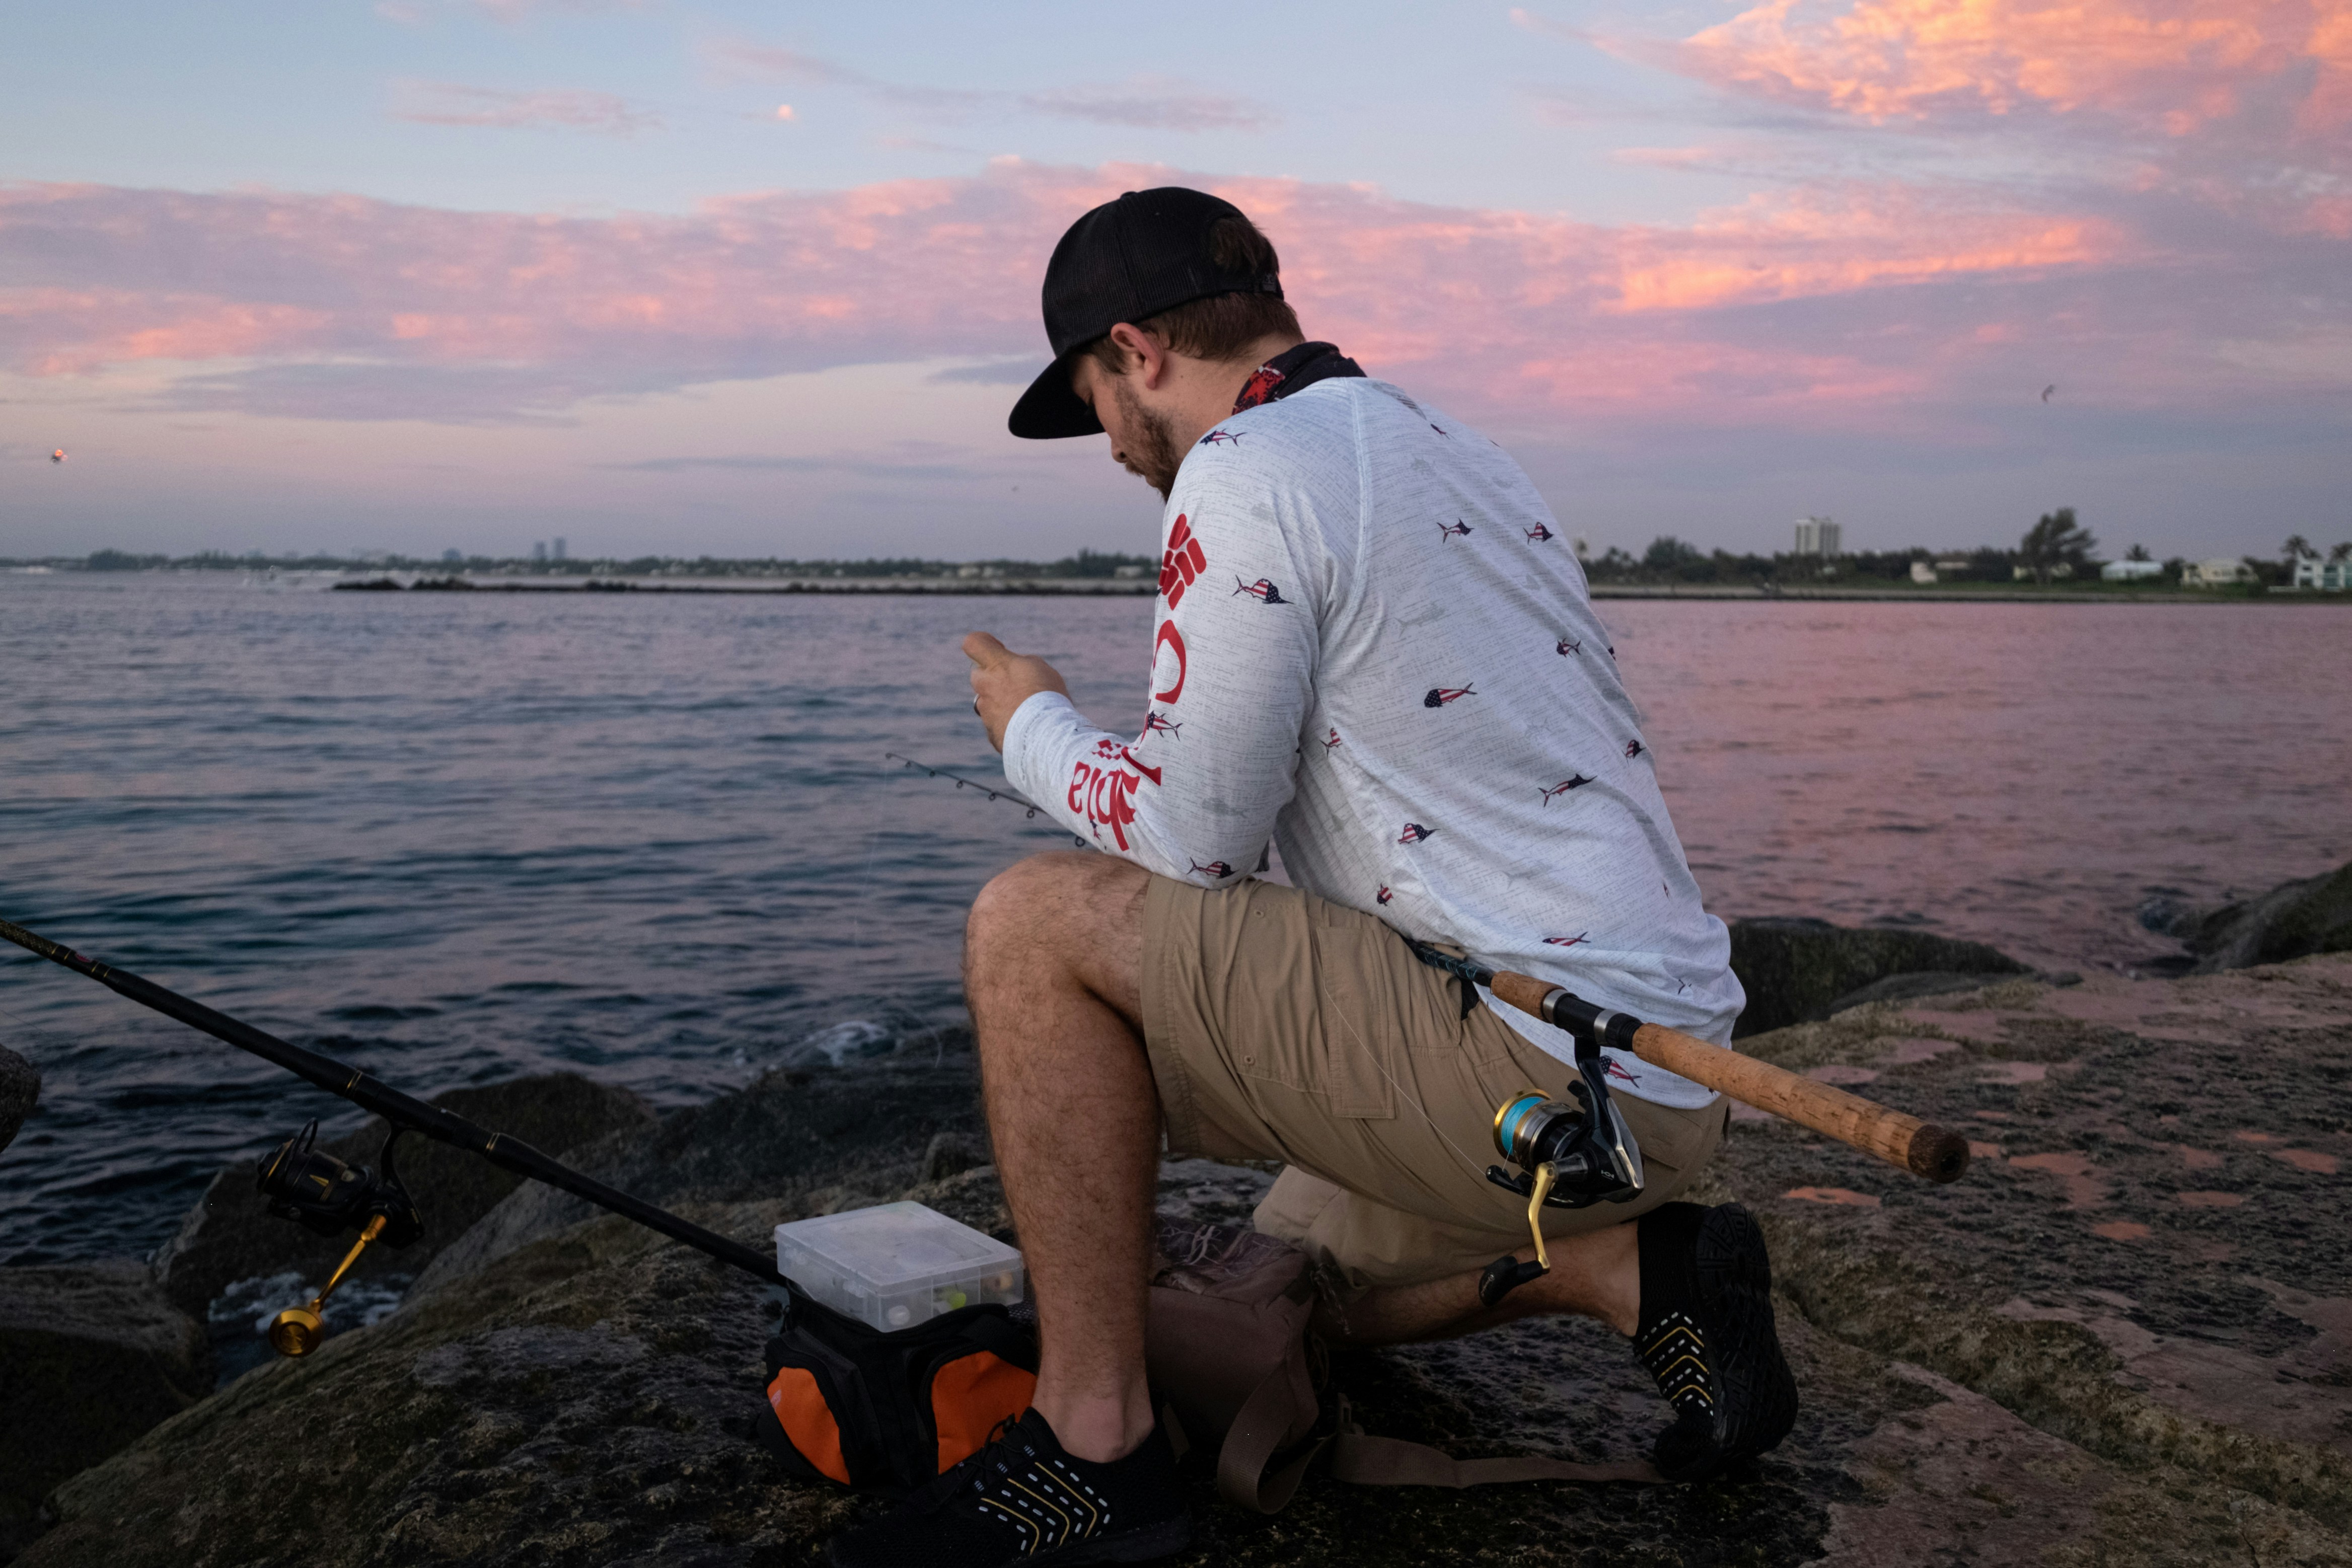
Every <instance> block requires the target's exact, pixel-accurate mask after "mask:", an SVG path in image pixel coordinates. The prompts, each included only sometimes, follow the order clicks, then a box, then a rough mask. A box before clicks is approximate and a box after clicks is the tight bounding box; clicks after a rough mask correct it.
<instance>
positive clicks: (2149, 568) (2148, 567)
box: [2099, 560, 2164, 582]
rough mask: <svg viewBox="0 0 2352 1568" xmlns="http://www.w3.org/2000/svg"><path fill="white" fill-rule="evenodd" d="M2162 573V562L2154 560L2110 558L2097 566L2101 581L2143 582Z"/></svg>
mask: <svg viewBox="0 0 2352 1568" xmlns="http://www.w3.org/2000/svg"><path fill="white" fill-rule="evenodd" d="M2163 575H2164V563H2163V562H2161V561H2154V560H2111V561H2109V562H2107V564H2106V565H2105V566H2103V567H2101V568H2099V580H2100V581H2102V582H2145V581H2147V580H2148V579H2149V578H2152V577H2162V576H2163Z"/></svg>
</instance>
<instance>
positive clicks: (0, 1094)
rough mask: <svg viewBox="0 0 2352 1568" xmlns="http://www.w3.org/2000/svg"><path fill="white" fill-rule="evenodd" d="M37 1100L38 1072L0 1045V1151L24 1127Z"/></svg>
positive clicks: (39, 1091)
mask: <svg viewBox="0 0 2352 1568" xmlns="http://www.w3.org/2000/svg"><path fill="white" fill-rule="evenodd" d="M40 1098H41V1074H40V1070H39V1069H38V1068H36V1067H35V1066H34V1065H33V1064H32V1063H31V1062H29V1061H26V1060H25V1059H24V1058H23V1057H21V1056H19V1055H17V1054H16V1052H15V1051H10V1050H9V1049H8V1048H7V1047H6V1046H5V1045H0V1149H5V1148H6V1147H7V1146H8V1145H9V1144H10V1143H12V1142H13V1141H15V1139H16V1129H17V1128H19V1127H22V1126H23V1125H24V1124H25V1118H26V1117H27V1116H29V1115H31V1114H32V1113H33V1106H34V1105H35V1104H36V1103H38V1102H39V1100H40Z"/></svg>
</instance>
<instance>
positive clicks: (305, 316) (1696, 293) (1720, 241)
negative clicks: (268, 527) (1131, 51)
mask: <svg viewBox="0 0 2352 1568" xmlns="http://www.w3.org/2000/svg"><path fill="white" fill-rule="evenodd" d="M1176 180H1182V181H1186V182H1187V183H1196V184H1202V185H1204V186H1206V187H1207V188H1211V189H1214V190H1216V191H1218V192H1220V193H1223V194H1225V195H1227V196H1228V197H1230V198H1232V199H1233V200H1234V201H1236V202H1238V203H1239V204H1241V205H1242V206H1243V207H1244V209H1245V210H1248V211H1250V212H1251V213H1253V214H1255V215H1256V216H1257V217H1258V219H1259V221H1260V222H1261V223H1263V224H1264V225H1265V227H1266V228H1267V230H1268V232H1269V233H1271V234H1272V235H1274V237H1275V238H1276V242H1277V244H1278V245H1279V246H1281V248H1282V251H1283V255H1284V258H1285V266H1284V271H1285V277H1286V282H1287V285H1288V288H1289V291H1290V294H1291V296H1292V298H1294V299H1295V300H1297V301H1298V302H1299V303H1300V305H1301V307H1302V309H1303V310H1304V312H1305V314H1306V317H1307V325H1308V328H1309V329H1310V330H1313V331H1316V332H1318V333H1320V334H1322V335H1327V336H1330V337H1333V338H1336V339H1338V340H1340V341H1342V342H1344V343H1345V344H1347V346H1348V347H1349V350H1350V351H1351V352H1353V353H1355V354H1357V355H1358V356H1360V358H1362V359H1363V360H1365V361H1367V362H1368V363H1369V364H1370V365H1371V366H1373V368H1374V369H1375V370H1376V371H1381V372H1384V373H1391V374H1394V375H1397V376H1399V377H1400V378H1401V379H1405V380H1407V381H1409V382H1411V383H1412V385H1414V386H1415V387H1416V388H1420V389H1423V390H1425V391H1426V392H1427V393H1428V394H1429V395H1430V396H1432V397H1433V398H1436V399H1439V400H1441V401H1444V402H1448V403H1449V404H1451V405H1452V406H1454V407H1456V408H1459V409H1461V410H1462V411H1463V412H1465V413H1472V414H1476V415H1481V416H1483V415H1485V414H1487V413H1494V412H1501V413H1510V414H1515V415H1533V414H1535V413H1538V412H1539V411H1540V410H1542V409H1545V408H1552V409H1559V408H1568V407H1574V408H1577V409H1580V410H1583V411H1586V412H1587V413H1591V414H1593V415H1595V416H1608V415H1612V414H1613V415H1619V416H1640V417H1650V416H1654V415H1656V414H1658V413H1680V414H1681V415H1682V416H1685V417H1693V418H1702V419H1713V420H1720V419H1726V418H1739V417H1746V415H1745V414H1743V413H1741V411H1743V410H1745V411H1748V413H1753V414H1756V415H1757V416H1759V417H1777V416H1776V415H1773V414H1772V411H1773V410H1775V409H1778V408H1780V407H1782V406H1783V405H1785V404H1789V403H1790V402H1812V403H1815V404H1818V405H1820V406H1823V407H1841V406H1842V407H1846V408H1849V409H1854V410H1861V409H1864V408H1870V407H1874V406H1877V405H1881V404H1885V403H1888V402H1891V401H1894V400H1897V399H1901V398H1905V397H1910V396H1916V395H1918V394H1920V393H1921V392H1922V390H1923V389H1925V388H1927V387H1929V386H1930V385H1931V384H1932V383H1933V382H1935V381H1936V380H1937V377H1939V376H1942V375H1945V374H1947V373H1948V361H1950V357H1951V356H1953V355H1960V356H1962V357H1965V355H1966V354H1967V353H1969V352H1972V351H1977V350H1979V349H1981V348H1982V346H1983V345H1984V344H1986V343H1988V342H1992V341H1995V339H1987V338H1985V337H1983V336H1981V333H1982V329H1984V328H1985V327H1986V326H1987V325H1988V322H1989V319H2009V318H2008V316H2007V315H2005V314H2004V312H2013V311H2014V309H2015V308H2016V307H2014V306H2009V305H2002V304H1998V303H1986V302H1984V301H1982V300H1981V299H1979V295H1980V294H1981V291H1982V290H1983V289H1984V288H1985V287H1987V286H1998V287H2002V288H2009V289H2031V288H2033V287H2052V286H2053V284H2055V283H2061V282H2063V280H2066V279H2069V278H2076V279H2084V280H2087V279H2089V278H2092V277H2097V276H2099V274H2100V272H2101V270H2102V269H2103V268H2109V267H2114V266H2116V265H2118V264H2120V263H2125V262H2129V261H2133V260H2135V259H2137V258H2139V257H2141V256H2144V255H2145V252H2146V246H2144V245H2143V244H2142V243H2141V242H2139V241H2137V239H2136V238H2135V237H2134V236H2133V235H2132V234H2131V233H2130V232H2128V231H2127V230H2126V228H2125V227H2124V226H2122V225H2119V224H2118V223H2116V221H2114V220H2112V219H2107V218H2099V217H2089V216H2082V215H2070V214H2046V213H2038V212H2032V211H2027V210H2021V209H2018V208H2014V207H2004V206H1988V205H1985V204H1982V203H1980V202H1976V203H1972V202H1970V201H1969V200H1965V199H1963V198H1961V197H1959V196H1956V195H1948V196H1942V197H1937V196H1931V195H1928V194H1926V193H1920V192H1917V191H1913V190H1908V189H1906V188H1903V187H1898V186H1879V185H1850V186H1842V187H1834V188H1822V189H1819V190H1813V191H1809V192H1804V193H1800V194H1799V195H1797V196H1795V197H1791V198H1788V199H1782V200H1779V201H1765V200H1761V199H1759V200H1755V201H1751V202H1749V203H1748V204H1743V205H1740V206H1738V207H1736V208H1732V209H1729V210H1727V211H1725V212H1720V213H1717V214H1708V215H1706V216H1705V217H1704V218H1702V220H1701V221H1699V222H1697V223H1696V224H1693V225H1688V226H1685V227H1680V228H1671V227H1664V226H1659V225H1643V226H1610V225H1594V224H1588V223H1581V222H1578V221H1576V220H1574V219H1571V218H1567V217H1563V216H1559V215H1558V214H1540V213H1528V212H1521V211H1513V210H1507V209H1478V208H1466V207H1443V206H1436V205H1432V204H1419V203H1410V202H1402V201H1398V200H1396V199H1394V198H1391V197H1389V196H1386V195H1384V194H1382V193H1380V192H1379V191H1377V190H1374V189H1371V188H1370V187H1365V186H1359V185H1339V184H1328V183H1309V182H1303V181H1294V180H1268V179H1223V180H1221V179H1213V178H1212V179H1202V178H1200V177H1197V176H1194V177H1187V176H1181V175H1178V174H1175V173H1173V172H1171V171H1167V170H1163V169H1153V168H1138V167H1121V166H1109V167H1105V168H1101V169H1094V170H1087V169H1072V168H1054V167H1043V166H1038V165H1034V164H1027V163H1022V162H1013V161H1007V162H1000V163H997V164H995V165H992V166H991V167H990V168H989V169H988V170H987V172H984V173H982V175H980V176H978V177H974V178H968V179H941V180H907V181H895V182H888V183H880V184H874V185H867V186H861V187H856V188H854V189H851V190H846V191H839V192H821V193H798V192H771V193H752V194H745V195H740V196H735V197H730V198H728V199H726V200H723V201H718V202H713V203H710V204H707V205H705V206H704V207H703V208H702V209H700V210H699V211H698V212H695V213H693V214H687V215H683V216H670V215H653V214H633V215H625V216H621V217H614V218H572V217H551V216H542V215H533V214H501V213H460V212H446V211H438V210H433V209H426V208H418V207H408V206H400V205H396V204H390V203H383V202H373V201H368V200H363V199H361V198H357V197H351V196H310V195H297V194H280V193H230V194H205V195H199V194H191V193H173V192H156V191H131V190H121V189H114V188H109V187H98V186H67V185H31V186H16V187H0V266H5V276H6V277H10V278H11V279H13V280H14V281H13V282H12V283H11V284H10V285H9V286H7V287H0V364H5V365H8V366H11V367H13V368H15V369H16V370H18V371H24V372H26V373H31V374H36V375H58V374H89V373H94V372H98V371H102V370H103V369H104V368H105V367H108V366H112V365H121V364H127V363H131V362H135V361H167V362H170V363H173V364H175V365H181V366H186V367H191V368H189V369H186V370H185V371H179V372H174V373H180V374H181V375H182V376H183V379H182V380H181V381H180V382H177V383H176V385H175V390H174V391H173V392H171V393H169V394H168V396H169V398H170V399H172V400H175V401H177V402H182V403H187V404H194V405H198V406H205V407H246V408H253V409H261V410H268V411H270V412H277V413H307V414H313V415H319V416H326V417H394V416H397V417H425V418H440V419H455V420H473V419H496V418H513V417H524V416H545V415H548V414H551V413H560V412H561V411H562V409H564V408H566V407H568V406H570V405H571V404H572V403H573V402H576V401H578V400H579V399H581V398H583V397H588V396H593V395H611V394H627V393H632V392H653V391H661V390H667V389H670V388H675V387H678V386H683V385H688V384H693V383H697V382H715V381H723V380H732V379H741V378H750V377H761V376H772V375H776V374H781V373H785V372H790V371H810V370H820V369H824V368H826V367H829V366H835V365H845V364H857V363H880V362H908V361H939V360H960V359H961V360H969V361H1006V360H1009V359H1012V358H1013V357H1016V356H1017V357H1021V358H1024V359H1028V360H1030V361H1032V362H1034V361H1042V359H1043V357H1044V351H1045V346H1044V336H1043V331H1042V329H1041V327H1040V325H1039V322H1038V319H1037V305H1036V298H1037V287H1038V277H1039V272H1040V269H1041V268H1042V267H1043V264H1044V260H1045V256H1046V255H1047V254H1048V253H1049V252H1050V251H1051V249H1052V247H1053V245H1054V242H1055V239H1056V238H1057V237H1058V236H1059V235H1060V234H1061V232H1062V230H1063V228H1064V227H1065V226H1066V225H1067V224H1068V223H1069V222H1070V220H1071V219H1072V218H1074V217H1075V216H1076V214H1078V213H1080V212H1082V211H1084V210H1085V209H1086V208H1087V207H1088V206H1091V205H1093V204H1096V203H1098V202H1101V201H1105V200H1108V198H1110V197H1111V196H1113V195H1116V194H1117V193H1118V192H1119V191H1121V190H1123V189H1131V188H1136V187H1139V186H1144V185H1148V184H1154V183H1168V182H1170V181H1176ZM1952 285H1961V286H1966V287H1967V289H1969V291H1971V292H1969V293H1967V294H1966V295H1963V294H1960V293H1957V292H1955V293H1949V294H1948V293H1945V292H1940V290H1943V289H1944V288H1945V287H1947V286H1952ZM1874 301H1876V303H1874ZM1800 307H1802V308H1806V309H1809V310H1812V311H1815V312H1818V311H1820V310H1824V309H1827V310H1832V311H1834V312H1836V315H1835V316H1834V317H1832V318H1827V319H1824V318H1820V317H1818V315H1817V316H1816V317H1815V318H1814V319H1811V320H1808V321H1801V322H1800V321H1792V320H1791V319H1789V318H1787V317H1786V316H1785V314H1784V313H1785V312H1786V311H1788V310H1790V309H1793V308H1800ZM1824 320H1827V321H1828V322H1829V323H1830V324H1829V325H1824ZM1865 323H1867V324H1869V325H1867V326H1866V327H1865V325H1864V324H1865ZM1887 323H1892V325H1887ZM2076 330H2080V328H2079V327H2077V328H2076Z"/></svg>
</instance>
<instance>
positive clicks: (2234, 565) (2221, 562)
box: [2180, 556, 2255, 588]
mask: <svg viewBox="0 0 2352 1568" xmlns="http://www.w3.org/2000/svg"><path fill="white" fill-rule="evenodd" d="M2254 580H2255V578H2254V569H2253V568H2252V567H2251V566H2248V565H2247V564H2246V563H2245V562H2244V561H2242V560H2240V559H2237V558H2235V557H2233V556H2216V557H2214V558H2213V559H2211V560H2203V561H2198V562H2196V563H2195V564H2193V565H2190V566H2184V567H2182V568H2181V569H2180V586H2181V587H2183V588H2226V587H2228V586H2229V585H2230V584H2231V583H2233V582H2252V581H2254Z"/></svg>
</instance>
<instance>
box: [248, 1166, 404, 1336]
mask: <svg viewBox="0 0 2352 1568" xmlns="http://www.w3.org/2000/svg"><path fill="white" fill-rule="evenodd" d="M406 1130H407V1129H405V1128H404V1127H394V1129H393V1130H392V1132H391V1134H390V1135H389V1136H387V1137H386V1138H385V1139H384V1141H383V1153H381V1154H380V1155H377V1159H378V1161H379V1163H381V1164H382V1166H383V1175H382V1176H378V1175H376V1174H375V1172H374V1171H373V1170H372V1169H371V1168H369V1167H368V1166H352V1165H346V1164H345V1163H344V1162H342V1161H341V1160H340V1159H337V1158H336V1157H335V1156H334V1155H331V1154H329V1153H327V1152H326V1151H325V1150H324V1149H321V1148H320V1147H318V1146H317V1145H318V1142H319V1124H318V1123H317V1122H316V1121H313V1122H312V1123H311V1124H310V1125H309V1126H307V1127H305V1128H303V1129H302V1130H301V1131H300V1132H299V1133H297V1134H294V1136H292V1137H290V1138H289V1139H287V1140H286V1141H285V1142H284V1143H282V1144H280V1145H278V1149H277V1152H276V1153H274V1154H272V1155H270V1156H269V1157H268V1159H265V1160H263V1161H262V1162H261V1164H260V1166H258V1167H257V1169H256V1170H255V1172H254V1186H255V1187H256V1189H257V1190H258V1191H259V1192H260V1193H261V1194H262V1195H263V1196H264V1197H268V1199H269V1212H270V1214H271V1215H272V1216H273V1217H274V1218H279V1219H292V1220H297V1221H299V1222H300V1224H301V1225H302V1227H303V1228H305V1229H308V1230H311V1231H315V1232H317V1233H318V1234H319V1235H320V1236H340V1235H341V1234H342V1233H343V1232H344V1231H346V1230H356V1231H358V1232H359V1233H360V1239H358V1240H357V1241H355V1242H353V1243H352V1249H351V1250H350V1251H349V1252H346V1253H344V1254H343V1260H342V1261H341V1263H338V1264H337V1265H335V1271H334V1274H333V1275H332V1276H331V1278H330V1279H329V1280H328V1281H327V1282H326V1284H325V1285H324V1286H323V1287H321V1288H320V1291H319V1293H318V1294H317V1295H315V1296H313V1297H311V1298H310V1304H309V1305H308V1306H301V1307H289V1308H287V1309H286V1310H285V1311H284V1312H280V1313H278V1315H277V1316H276V1317H274V1318H272V1319H270V1320H269V1346H270V1348H271V1349H272V1350H275V1351H276V1352H277V1353H278V1354H280V1355H308V1354H310V1353H311V1352H312V1351H314V1350H316V1349H318V1348H319V1342H320V1340H321V1339H323V1338H325V1337H326V1332H327V1327H326V1320H325V1317H324V1315H323V1312H324V1308H325V1304H326V1300H327V1296H328V1294H329V1293H330V1292H331V1291H333V1290H334V1288H335V1287H336V1286H337V1285H340V1284H341V1283H342V1280H343V1276H344V1275H345V1274H346V1273H348V1272H350V1271H351V1267H352V1264H354V1263H356V1262H358V1261H359V1258H360V1254H361V1253H362V1252H363V1251H365V1250H366V1249H367V1245H368V1243H369V1242H371V1241H378V1240H381V1241H382V1242H383V1244H384V1245H385V1246H387V1247H405V1246H407V1245H408V1244H409V1243H410V1242H412V1241H414V1240H415V1239H417V1238H418V1237H420V1236H422V1235H424V1234H425V1217H424V1216H423V1215H421V1214H419V1213H418V1212H417V1209H416V1200H415V1198H413V1197H409V1196H408V1188H407V1186H405V1185H404V1184H403V1183H402V1181H401V1179H400V1169H399V1167H398V1166H395V1165H394V1163H393V1156H392V1146H393V1145H394V1144H395V1143H397V1142H399V1140H400V1134H402V1133H404V1132H405V1131H406Z"/></svg>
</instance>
